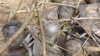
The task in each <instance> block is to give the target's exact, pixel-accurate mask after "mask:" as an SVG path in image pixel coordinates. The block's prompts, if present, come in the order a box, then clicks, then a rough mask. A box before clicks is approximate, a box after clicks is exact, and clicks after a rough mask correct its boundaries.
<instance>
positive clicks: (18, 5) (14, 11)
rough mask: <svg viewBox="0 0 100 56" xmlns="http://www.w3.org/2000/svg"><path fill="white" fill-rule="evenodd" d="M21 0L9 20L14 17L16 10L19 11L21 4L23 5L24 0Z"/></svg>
mask: <svg viewBox="0 0 100 56" xmlns="http://www.w3.org/2000/svg"><path fill="white" fill-rule="evenodd" d="M19 1H20V2H19V4H18V6H17V7H16V9H15V10H14V11H13V12H11V13H10V16H9V18H8V21H10V20H11V19H12V17H13V16H14V15H15V14H16V12H17V11H18V9H19V8H20V6H21V4H22V2H23V0H19Z"/></svg>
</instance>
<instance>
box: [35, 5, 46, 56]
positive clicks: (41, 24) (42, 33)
mask: <svg viewBox="0 0 100 56" xmlns="http://www.w3.org/2000/svg"><path fill="white" fill-rule="evenodd" d="M36 9H37V14H38V17H39V23H40V28H41V35H42V44H43V56H47V52H46V39H45V33H44V29H43V23H42V19H41V17H40V14H39V10H38V8H37V7H36Z"/></svg>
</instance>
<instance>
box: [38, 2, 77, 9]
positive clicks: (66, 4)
mask: <svg viewBox="0 0 100 56" xmlns="http://www.w3.org/2000/svg"><path fill="white" fill-rule="evenodd" d="M38 2H39V3H44V4H51V5H64V6H69V7H73V8H77V6H73V5H68V4H61V3H51V2H43V1H38Z"/></svg>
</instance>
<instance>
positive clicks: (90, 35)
mask: <svg viewBox="0 0 100 56" xmlns="http://www.w3.org/2000/svg"><path fill="white" fill-rule="evenodd" d="M74 21H75V22H77V23H78V24H79V25H80V26H81V27H82V28H83V29H84V30H85V31H86V32H87V29H85V27H84V26H83V25H82V24H81V23H79V22H78V21H77V20H75V19H74ZM87 34H89V36H91V38H92V39H93V40H94V42H95V43H96V44H97V45H98V46H99V44H98V43H97V42H96V39H95V38H94V37H93V36H92V34H90V33H89V32H87Z"/></svg>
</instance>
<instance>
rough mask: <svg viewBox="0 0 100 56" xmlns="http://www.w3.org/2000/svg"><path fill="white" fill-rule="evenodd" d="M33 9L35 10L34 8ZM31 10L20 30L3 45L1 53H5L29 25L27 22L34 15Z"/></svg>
mask: <svg viewBox="0 0 100 56" xmlns="http://www.w3.org/2000/svg"><path fill="white" fill-rule="evenodd" d="M32 11H33V10H32ZM32 11H31V12H30V14H31V15H30V17H29V18H27V17H26V20H25V22H24V23H23V25H22V26H21V27H20V28H19V30H18V31H17V32H16V33H15V34H14V35H13V36H12V37H11V38H10V39H9V41H8V42H7V43H6V44H5V45H4V46H3V48H2V49H1V51H0V55H2V53H4V51H6V50H7V48H8V47H9V46H10V45H11V44H12V43H13V42H14V41H15V40H16V39H17V38H18V36H19V35H20V34H21V33H22V32H23V31H24V29H25V27H26V26H27V24H28V23H29V22H30V21H31V20H32V17H33V12H32Z"/></svg>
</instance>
